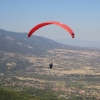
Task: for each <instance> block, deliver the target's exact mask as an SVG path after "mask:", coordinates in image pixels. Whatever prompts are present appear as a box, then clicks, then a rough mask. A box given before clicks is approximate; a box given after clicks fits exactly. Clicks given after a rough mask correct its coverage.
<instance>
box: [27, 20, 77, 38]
mask: <svg viewBox="0 0 100 100" xmlns="http://www.w3.org/2000/svg"><path fill="white" fill-rule="evenodd" d="M51 24H55V25H58V26H60V27H62V28H64V29H65V30H67V31H68V32H69V33H70V35H71V37H72V38H74V37H75V36H74V32H73V31H72V29H71V28H70V27H69V26H67V25H65V24H62V23H60V22H56V21H48V22H43V23H40V24H38V25H36V26H34V27H33V28H32V29H31V30H30V31H29V33H28V37H30V36H31V35H32V34H33V33H34V32H35V31H37V30H38V29H40V28H41V27H43V26H46V25H51Z"/></svg>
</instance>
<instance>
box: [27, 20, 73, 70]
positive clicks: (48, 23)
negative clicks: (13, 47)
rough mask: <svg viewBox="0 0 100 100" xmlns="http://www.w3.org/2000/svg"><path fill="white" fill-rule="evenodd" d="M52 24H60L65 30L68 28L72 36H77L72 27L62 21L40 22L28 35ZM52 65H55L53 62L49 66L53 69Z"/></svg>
mask: <svg viewBox="0 0 100 100" xmlns="http://www.w3.org/2000/svg"><path fill="white" fill-rule="evenodd" d="M51 24H55V25H58V26H60V27H62V28H64V29H65V30H67V31H68V32H69V33H70V35H71V37H72V38H74V37H75V35H74V32H73V31H72V29H71V28H70V27H69V26H67V25H66V24H63V23H60V22H56V21H48V22H43V23H40V24H38V25H36V26H34V27H33V28H32V29H31V30H30V31H29V33H28V37H30V36H31V35H32V34H33V33H34V32H35V31H37V30H38V29H40V28H41V27H43V26H46V25H51ZM52 66H53V64H52V63H51V64H49V68H50V69H52Z"/></svg>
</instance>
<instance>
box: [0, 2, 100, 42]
mask: <svg viewBox="0 0 100 100" xmlns="http://www.w3.org/2000/svg"><path fill="white" fill-rule="evenodd" d="M53 20H54V21H59V22H62V23H65V24H67V25H68V26H70V27H71V28H72V29H73V31H74V32H75V38H76V39H82V40H93V41H99V40H100V0H0V28H1V29H5V30H8V31H15V32H27V33H28V32H29V30H30V29H31V28H32V27H33V26H34V25H36V24H38V23H41V22H44V21H53ZM35 35H40V36H44V37H47V38H50V39H63V38H64V39H71V36H70V35H69V33H68V32H67V31H65V30H64V29H62V28H60V27H59V26H56V25H48V26H46V27H43V28H41V29H40V30H38V31H36V32H35Z"/></svg>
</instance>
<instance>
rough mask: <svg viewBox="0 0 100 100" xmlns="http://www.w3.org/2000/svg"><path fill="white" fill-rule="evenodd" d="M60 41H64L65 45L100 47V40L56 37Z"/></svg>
mask: <svg viewBox="0 0 100 100" xmlns="http://www.w3.org/2000/svg"><path fill="white" fill-rule="evenodd" d="M55 41H57V42H58V43H62V44H65V45H72V46H79V47H89V48H99V49H100V41H87V40H79V39H67V40H66V39H55Z"/></svg>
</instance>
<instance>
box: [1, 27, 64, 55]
mask: <svg viewBox="0 0 100 100" xmlns="http://www.w3.org/2000/svg"><path fill="white" fill-rule="evenodd" d="M27 34H28V33H18V32H12V31H6V30H3V29H0V50H1V51H8V52H16V53H23V54H29V53H30V54H36V55H40V54H43V53H45V52H46V51H47V50H48V49H53V48H60V47H62V46H64V45H62V44H60V43H57V42H56V41H53V40H50V39H47V38H44V37H40V36H35V35H34V36H32V37H30V38H28V37H27Z"/></svg>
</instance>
